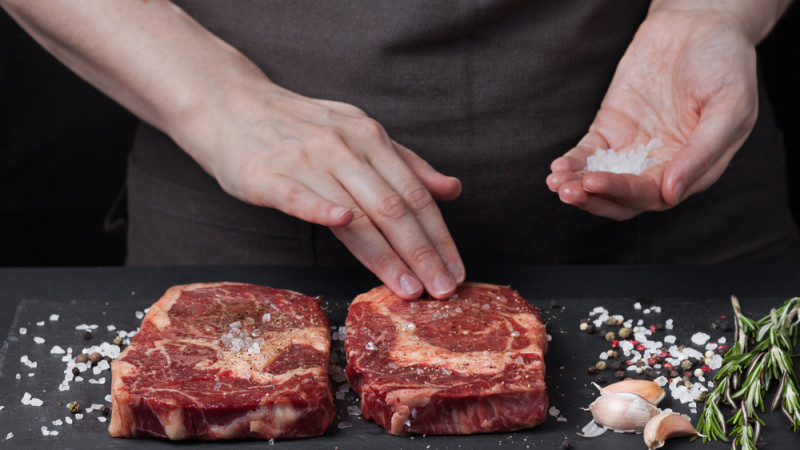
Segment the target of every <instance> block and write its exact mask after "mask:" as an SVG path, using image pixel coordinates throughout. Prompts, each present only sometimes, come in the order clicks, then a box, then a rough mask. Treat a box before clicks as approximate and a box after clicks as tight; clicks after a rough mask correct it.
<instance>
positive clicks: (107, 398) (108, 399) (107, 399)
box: [105, 394, 112, 403]
mask: <svg viewBox="0 0 800 450" xmlns="http://www.w3.org/2000/svg"><path fill="white" fill-rule="evenodd" d="M105 400H106V401H107V402H109V403H111V400H112V398H111V394H108V395H106V398H105Z"/></svg>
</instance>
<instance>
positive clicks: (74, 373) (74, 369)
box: [72, 367, 81, 377]
mask: <svg viewBox="0 0 800 450" xmlns="http://www.w3.org/2000/svg"><path fill="white" fill-rule="evenodd" d="M79 373H81V371H80V370H79V369H78V368H77V367H73V368H72V374H73V375H75V376H76V377H77V376H78V374H79Z"/></svg>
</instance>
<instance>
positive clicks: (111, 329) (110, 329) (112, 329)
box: [106, 325, 117, 331]
mask: <svg viewBox="0 0 800 450" xmlns="http://www.w3.org/2000/svg"><path fill="white" fill-rule="evenodd" d="M106 329H107V330H108V331H114V330H116V329H117V327H115V326H114V325H109V326H107V327H106Z"/></svg>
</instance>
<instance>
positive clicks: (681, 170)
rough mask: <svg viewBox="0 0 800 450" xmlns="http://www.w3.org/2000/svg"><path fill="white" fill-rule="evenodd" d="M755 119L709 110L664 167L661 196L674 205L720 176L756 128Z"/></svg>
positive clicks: (701, 189)
mask: <svg viewBox="0 0 800 450" xmlns="http://www.w3.org/2000/svg"><path fill="white" fill-rule="evenodd" d="M753 121H754V120H748V119H746V118H736V117H733V115H732V114H731V113H730V112H727V111H726V112H723V113H718V114H709V115H708V116H707V117H701V118H700V122H699V123H698V124H697V127H696V128H695V129H694V131H693V132H692V134H691V135H690V136H689V140H688V142H687V143H686V145H685V146H684V147H683V148H682V149H681V150H680V151H679V152H678V153H677V154H676V155H675V156H674V157H673V158H672V161H670V163H669V164H668V165H667V167H666V169H665V171H664V182H663V183H662V186H661V196H662V197H663V199H664V201H665V202H666V203H667V204H669V205H672V206H675V205H677V204H678V203H680V202H681V201H683V200H684V199H685V198H686V197H688V196H690V195H692V194H694V193H697V192H700V191H703V190H705V189H707V188H708V187H709V186H711V185H712V184H714V182H715V181H717V180H718V179H719V177H720V176H721V175H722V173H723V172H724V171H725V169H726V168H727V167H728V164H729V163H730V161H731V158H733V155H735V154H736V151H737V150H739V148H740V147H741V146H742V144H743V143H744V141H745V139H747V136H748V135H749V134H750V131H751V130H752V128H753Z"/></svg>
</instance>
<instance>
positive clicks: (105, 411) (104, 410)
mask: <svg viewBox="0 0 800 450" xmlns="http://www.w3.org/2000/svg"><path fill="white" fill-rule="evenodd" d="M109 411H110V409H109V408H108V406H106V405H103V406H101V407H100V414H102V415H104V416H107V415H108V412H109Z"/></svg>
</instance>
